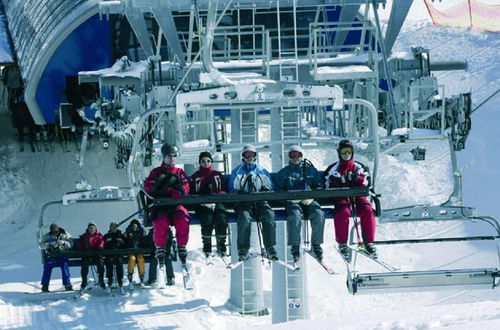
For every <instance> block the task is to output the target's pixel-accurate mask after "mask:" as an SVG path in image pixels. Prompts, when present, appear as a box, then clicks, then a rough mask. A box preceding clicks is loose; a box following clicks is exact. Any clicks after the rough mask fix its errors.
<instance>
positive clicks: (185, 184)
mask: <svg viewBox="0 0 500 330" xmlns="http://www.w3.org/2000/svg"><path fill="white" fill-rule="evenodd" d="M167 172H169V173H172V174H175V175H178V176H179V177H180V178H181V180H182V183H181V185H180V186H179V187H175V188H174V187H165V188H164V189H163V190H162V192H161V195H162V196H163V197H172V196H171V195H172V192H174V191H179V192H180V193H181V194H182V195H189V179H188V176H187V175H186V172H184V170H183V169H182V168H180V167H175V166H170V165H167V164H165V163H162V164H161V165H160V166H158V167H155V168H153V169H152V170H151V172H150V173H149V175H148V177H147V178H146V180H145V181H144V191H145V192H146V193H148V194H151V193H152V192H153V187H154V185H155V181H156V179H157V178H158V177H159V176H160V175H161V174H166V173H167Z"/></svg>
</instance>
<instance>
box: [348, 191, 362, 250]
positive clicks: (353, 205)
mask: <svg viewBox="0 0 500 330" xmlns="http://www.w3.org/2000/svg"><path fill="white" fill-rule="evenodd" d="M349 204H351V217H352V219H353V221H354V228H355V229H356V237H357V239H358V246H361V245H362V244H363V243H362V242H361V235H360V234H359V225H358V219H357V218H358V215H357V213H356V200H355V199H354V198H349Z"/></svg>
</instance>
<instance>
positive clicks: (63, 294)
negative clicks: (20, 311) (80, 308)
mask: <svg viewBox="0 0 500 330" xmlns="http://www.w3.org/2000/svg"><path fill="white" fill-rule="evenodd" d="M25 294H26V295H27V299H26V300H29V301H44V300H61V299H68V298H73V299H76V297H75V291H65V290H54V291H49V292H41V291H39V292H25Z"/></svg>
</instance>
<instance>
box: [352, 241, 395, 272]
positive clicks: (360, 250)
mask: <svg viewBox="0 0 500 330" xmlns="http://www.w3.org/2000/svg"><path fill="white" fill-rule="evenodd" d="M348 247H349V249H351V250H352V251H355V252H357V253H359V254H362V255H364V256H365V257H367V258H369V259H370V260H373V261H374V262H376V263H377V264H379V265H380V266H382V267H384V268H385V269H387V270H388V271H391V272H395V271H398V270H399V268H397V267H394V266H392V265H389V264H388V263H386V262H385V261H382V260H380V259H379V258H378V257H377V256H373V255H371V254H369V253H367V252H366V251H365V250H364V249H363V248H362V247H358V248H353V247H351V246H348Z"/></svg>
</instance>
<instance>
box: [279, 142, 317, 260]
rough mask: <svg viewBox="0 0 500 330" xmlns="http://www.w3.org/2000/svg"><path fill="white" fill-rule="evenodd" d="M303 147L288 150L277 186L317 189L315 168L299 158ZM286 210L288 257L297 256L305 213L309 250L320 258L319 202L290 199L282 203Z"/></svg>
mask: <svg viewBox="0 0 500 330" xmlns="http://www.w3.org/2000/svg"><path fill="white" fill-rule="evenodd" d="M303 155H304V150H302V148H301V147H300V146H298V145H294V146H291V147H290V149H289V150H288V157H289V158H290V162H289V164H288V166H286V167H284V168H282V169H281V170H280V171H279V172H278V174H277V176H276V181H275V184H276V189H278V190H314V189H321V188H322V187H323V183H322V181H321V177H320V176H319V174H318V170H316V168H315V167H314V165H313V164H312V163H311V162H310V161H309V160H307V159H304V158H303ZM285 210H286V213H287V229H288V245H290V246H291V253H292V257H293V259H294V261H295V262H297V261H298V260H299V258H300V233H301V225H302V220H303V219H304V218H305V217H307V218H308V219H309V220H310V221H311V229H312V233H311V243H312V251H313V253H314V254H315V255H316V258H318V259H319V260H322V259H323V249H322V248H321V244H323V232H324V229H325V216H324V214H323V211H322V210H321V206H320V205H319V204H318V202H316V201H315V200H312V199H305V200H293V201H287V202H286V203H285Z"/></svg>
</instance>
